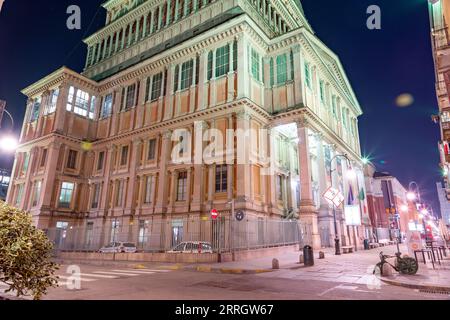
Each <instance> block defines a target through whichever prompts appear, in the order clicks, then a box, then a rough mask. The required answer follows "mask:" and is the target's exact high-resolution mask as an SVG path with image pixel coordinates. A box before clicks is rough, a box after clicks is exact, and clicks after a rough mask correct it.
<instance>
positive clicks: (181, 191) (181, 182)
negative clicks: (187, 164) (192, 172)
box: [177, 172, 187, 201]
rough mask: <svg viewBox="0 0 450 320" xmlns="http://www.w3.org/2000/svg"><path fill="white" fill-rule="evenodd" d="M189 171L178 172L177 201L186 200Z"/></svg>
mask: <svg viewBox="0 0 450 320" xmlns="http://www.w3.org/2000/svg"><path fill="white" fill-rule="evenodd" d="M186 189H187V172H180V173H178V183H177V201H186Z"/></svg>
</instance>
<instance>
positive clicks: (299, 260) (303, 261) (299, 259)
mask: <svg viewBox="0 0 450 320" xmlns="http://www.w3.org/2000/svg"><path fill="white" fill-rule="evenodd" d="M298 263H300V264H303V263H305V259H303V255H302V254H300V257H299V258H298Z"/></svg>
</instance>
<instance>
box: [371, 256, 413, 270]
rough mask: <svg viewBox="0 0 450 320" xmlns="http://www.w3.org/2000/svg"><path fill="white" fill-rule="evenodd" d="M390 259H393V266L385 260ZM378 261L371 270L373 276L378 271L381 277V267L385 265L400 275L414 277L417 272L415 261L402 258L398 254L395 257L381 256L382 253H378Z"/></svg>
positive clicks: (409, 258)
mask: <svg viewBox="0 0 450 320" xmlns="http://www.w3.org/2000/svg"><path fill="white" fill-rule="evenodd" d="M390 258H395V264H394V265H392V264H391V263H389V261H387V259H390ZM380 259H381V261H380V262H378V263H377V264H376V266H375V268H374V269H373V274H375V273H376V271H377V269H378V270H379V271H380V274H381V275H383V266H384V264H385V263H387V264H388V265H390V266H391V267H392V268H394V270H395V271H397V272H399V273H401V274H408V275H414V274H416V273H417V271H418V270H419V264H418V263H417V260H416V259H414V258H411V257H402V256H401V253H400V252H397V253H396V254H395V256H389V255H385V254H383V252H380Z"/></svg>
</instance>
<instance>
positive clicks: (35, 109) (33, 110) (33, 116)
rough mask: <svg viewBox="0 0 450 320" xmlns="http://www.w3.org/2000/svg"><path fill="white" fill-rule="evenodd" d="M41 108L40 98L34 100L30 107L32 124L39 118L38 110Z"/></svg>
mask: <svg viewBox="0 0 450 320" xmlns="http://www.w3.org/2000/svg"><path fill="white" fill-rule="evenodd" d="M40 108H41V97H39V98H36V99H34V101H33V105H32V106H31V114H30V122H34V121H36V120H37V118H38V117H39V109H40Z"/></svg>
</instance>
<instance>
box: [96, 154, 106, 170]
mask: <svg viewBox="0 0 450 320" xmlns="http://www.w3.org/2000/svg"><path fill="white" fill-rule="evenodd" d="M104 161H105V151H102V152H100V153H99V154H98V162H97V170H98V171H100V170H102V169H103V162H104Z"/></svg>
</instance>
